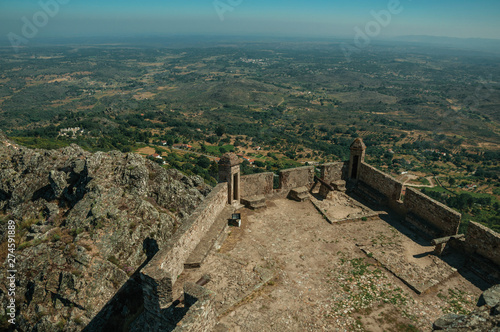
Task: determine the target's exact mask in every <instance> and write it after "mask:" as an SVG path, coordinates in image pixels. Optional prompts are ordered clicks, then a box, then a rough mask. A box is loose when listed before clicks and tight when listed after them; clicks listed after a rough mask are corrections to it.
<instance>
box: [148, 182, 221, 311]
mask: <svg viewBox="0 0 500 332" xmlns="http://www.w3.org/2000/svg"><path fill="white" fill-rule="evenodd" d="M227 200H228V188H227V183H220V184H218V185H217V186H216V187H215V188H214V189H213V190H212V192H211V193H210V194H209V195H208V196H207V197H206V198H205V200H204V201H203V202H202V203H201V204H200V206H199V207H198V208H197V209H196V210H195V211H194V212H193V214H191V215H190V216H189V217H188V218H187V219H186V220H184V222H183V223H182V225H181V226H180V227H179V229H178V230H177V231H176V232H175V234H174V236H173V237H172V238H171V239H170V240H169V241H168V243H166V244H164V245H163V248H162V249H161V250H160V251H159V252H158V253H157V254H156V255H155V256H154V257H153V259H151V261H150V262H149V263H148V265H146V266H145V267H144V268H143V269H142V271H141V279H142V281H143V284H144V285H145V287H147V289H151V290H152V291H154V290H155V289H156V290H157V292H158V297H159V301H160V305H161V306H163V305H165V304H168V303H170V302H172V300H173V298H172V286H173V284H174V283H175V281H176V280H177V277H178V276H179V275H180V274H181V273H182V271H183V270H184V263H185V261H186V260H187V258H188V257H189V255H190V254H191V252H192V251H193V250H194V249H195V248H196V246H197V245H198V243H199V242H200V240H201V238H202V237H203V235H205V233H206V232H207V231H208V230H209V229H210V227H211V226H212V224H213V223H214V221H215V219H216V217H217V216H218V215H219V214H220V213H221V212H222V210H223V209H224V207H225V206H226V203H227Z"/></svg>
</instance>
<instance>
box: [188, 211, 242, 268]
mask: <svg viewBox="0 0 500 332" xmlns="http://www.w3.org/2000/svg"><path fill="white" fill-rule="evenodd" d="M233 212H234V207H233V206H231V205H228V206H226V207H225V208H224V210H222V212H221V213H220V214H219V216H217V218H216V220H215V222H214V224H213V225H212V227H210V229H209V230H208V232H207V233H206V234H205V236H203V238H202V239H201V241H200V243H198V245H197V246H196V248H195V249H194V250H193V252H192V253H191V255H189V257H188V259H187V260H186V262H185V263H184V268H185V269H196V268H199V267H201V264H202V263H203V261H204V260H205V258H206V257H207V256H208V254H209V253H210V250H212V248H213V247H214V245H215V244H216V243H217V242H220V241H221V240H222V238H223V237H224V235H225V230H226V228H227V227H228V219H229V218H231V215H232V214H233Z"/></svg>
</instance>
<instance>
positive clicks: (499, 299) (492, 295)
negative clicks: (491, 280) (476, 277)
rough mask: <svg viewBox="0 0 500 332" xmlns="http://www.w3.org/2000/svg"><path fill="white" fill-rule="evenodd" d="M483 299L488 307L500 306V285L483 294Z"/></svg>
mask: <svg viewBox="0 0 500 332" xmlns="http://www.w3.org/2000/svg"><path fill="white" fill-rule="evenodd" d="M483 299H484V302H485V303H486V305H487V306H490V307H495V306H497V305H499V304H500V285H496V286H493V287H491V288H490V289H488V290H487V291H485V292H484V293H483Z"/></svg>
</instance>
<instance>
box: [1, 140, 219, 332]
mask: <svg viewBox="0 0 500 332" xmlns="http://www.w3.org/2000/svg"><path fill="white" fill-rule="evenodd" d="M210 190H211V188H210V187H208V186H207V185H205V183H204V182H203V180H202V179H201V178H199V177H187V176H185V175H183V174H182V173H180V172H178V171H176V170H171V169H169V170H167V169H165V168H162V167H161V166H159V165H158V164H156V163H153V162H150V161H148V160H146V159H145V158H143V157H141V156H139V155H136V154H123V153H120V152H115V151H113V152H108V153H104V152H97V153H94V154H92V153H89V152H86V151H84V150H82V149H81V148H80V147H78V146H76V145H71V146H69V147H66V148H63V149H60V150H51V151H47V150H32V149H27V148H24V147H22V146H17V145H15V144H13V143H12V142H9V141H8V140H7V138H6V137H5V136H4V135H3V134H2V133H1V132H0V222H1V227H0V242H1V250H0V256H1V257H0V259H1V261H2V262H5V259H6V255H7V251H6V249H7V246H6V239H7V227H6V224H7V221H8V220H14V221H15V222H16V225H17V230H16V240H17V249H16V255H17V262H16V263H17V266H16V269H17V271H18V274H17V283H18V285H17V295H18V296H17V327H18V329H20V330H22V331H56V330H58V329H59V330H65V331H79V330H81V329H82V328H83V327H84V326H86V325H87V323H88V322H89V321H90V320H91V319H92V318H93V317H94V316H95V315H96V314H97V313H98V312H99V311H100V310H101V308H102V307H103V306H104V305H105V304H106V303H107V302H108V301H109V300H110V299H111V298H112V297H113V296H114V295H115V293H116V292H117V290H118V289H120V287H122V286H123V285H124V283H125V282H126V281H127V280H129V277H130V276H131V275H132V274H133V273H134V272H135V271H136V270H137V269H138V268H140V267H141V265H142V264H143V263H144V262H145V261H146V260H147V259H148V258H151V257H152V256H153V255H154V254H155V253H156V252H157V251H158V250H159V249H160V248H161V245H162V243H165V242H166V241H167V240H168V239H169V238H170V237H171V236H172V235H173V234H174V232H175V230H176V229H177V228H178V227H179V226H180V225H181V224H182V220H183V218H184V217H186V216H188V215H189V214H190V213H191V211H193V210H194V209H195V208H196V206H198V205H199V203H200V202H201V201H202V200H203V199H204V196H206V195H207V194H208V193H209V192H210ZM5 277H6V275H5V274H1V275H0V301H1V302H2V303H6V302H5V300H6V296H7V294H6V289H5V285H6V284H7V282H6V280H5ZM4 310H5V309H4V307H2V308H0V315H2V316H3V315H4V314H5V312H4Z"/></svg>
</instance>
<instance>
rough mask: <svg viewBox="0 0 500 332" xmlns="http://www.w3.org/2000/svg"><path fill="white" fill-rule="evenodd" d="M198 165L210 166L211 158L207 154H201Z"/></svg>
mask: <svg viewBox="0 0 500 332" xmlns="http://www.w3.org/2000/svg"><path fill="white" fill-rule="evenodd" d="M196 165H198V166H200V167H201V168H208V167H210V159H208V158H207V157H205V156H200V157H199V158H198V160H197V161H196Z"/></svg>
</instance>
